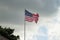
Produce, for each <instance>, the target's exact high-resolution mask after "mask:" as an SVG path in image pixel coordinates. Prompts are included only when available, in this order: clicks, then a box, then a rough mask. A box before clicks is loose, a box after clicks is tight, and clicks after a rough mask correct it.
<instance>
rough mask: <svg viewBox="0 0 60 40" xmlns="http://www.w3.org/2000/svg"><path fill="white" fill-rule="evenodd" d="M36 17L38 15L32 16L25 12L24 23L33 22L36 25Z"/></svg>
mask: <svg viewBox="0 0 60 40" xmlns="http://www.w3.org/2000/svg"><path fill="white" fill-rule="evenodd" d="M38 17H39V15H38V13H36V14H35V13H34V14H32V13H31V12H29V11H27V10H25V21H28V22H33V21H35V23H37V21H38Z"/></svg>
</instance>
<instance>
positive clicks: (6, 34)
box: [0, 26, 19, 40]
mask: <svg viewBox="0 0 60 40" xmlns="http://www.w3.org/2000/svg"><path fill="white" fill-rule="evenodd" d="M13 32H14V29H10V28H2V27H1V26H0V35H2V36H4V37H6V38H8V39H9V40H17V37H19V36H15V35H13V34H12V33H13Z"/></svg>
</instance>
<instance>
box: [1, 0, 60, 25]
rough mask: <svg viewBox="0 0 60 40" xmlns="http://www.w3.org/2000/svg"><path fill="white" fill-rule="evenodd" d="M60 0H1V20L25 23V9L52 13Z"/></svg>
mask: <svg viewBox="0 0 60 40" xmlns="http://www.w3.org/2000/svg"><path fill="white" fill-rule="evenodd" d="M59 6H60V0H0V22H6V23H13V24H23V22H24V9H28V10H32V11H34V12H38V13H40V14H41V15H42V16H43V15H46V16H48V15H52V13H54V12H56V11H57V8H58V7H59Z"/></svg>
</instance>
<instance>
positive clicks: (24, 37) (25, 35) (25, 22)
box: [24, 11, 26, 40]
mask: <svg viewBox="0 0 60 40" xmlns="http://www.w3.org/2000/svg"><path fill="white" fill-rule="evenodd" d="M24 12H25V11H24ZM25 32H26V22H25V14H24V40H26V33H25Z"/></svg>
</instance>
